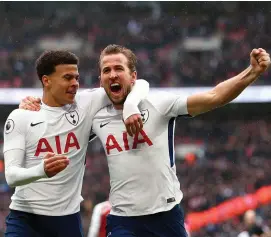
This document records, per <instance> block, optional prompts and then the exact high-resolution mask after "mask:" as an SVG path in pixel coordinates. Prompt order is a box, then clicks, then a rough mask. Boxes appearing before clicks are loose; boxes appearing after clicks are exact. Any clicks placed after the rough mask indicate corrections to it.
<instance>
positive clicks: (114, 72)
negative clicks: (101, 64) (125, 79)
mask: <svg viewBox="0 0 271 237" xmlns="http://www.w3.org/2000/svg"><path fill="white" fill-rule="evenodd" d="M109 77H110V78H116V77H118V74H117V73H116V71H114V70H112V71H111V72H110V75H109Z"/></svg>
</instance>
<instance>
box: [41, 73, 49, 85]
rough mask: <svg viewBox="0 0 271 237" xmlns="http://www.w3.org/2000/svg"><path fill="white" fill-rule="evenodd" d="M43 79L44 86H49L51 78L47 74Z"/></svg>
mask: <svg viewBox="0 0 271 237" xmlns="http://www.w3.org/2000/svg"><path fill="white" fill-rule="evenodd" d="M41 81H42V84H43V86H44V87H48V86H50V85H51V79H50V78H49V77H48V76H46V75H44V76H42V78H41Z"/></svg>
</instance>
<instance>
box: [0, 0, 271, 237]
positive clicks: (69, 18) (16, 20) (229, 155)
mask: <svg viewBox="0 0 271 237" xmlns="http://www.w3.org/2000/svg"><path fill="white" fill-rule="evenodd" d="M270 9H271V4H270V2H219V3H218V2H170V3H167V2H118V3H116V2H28V3H22V2H0V25H1V28H0V103H1V105H0V109H1V116H0V124H1V126H0V127H1V137H0V140H1V147H2V143H3V136H2V130H3V123H4V121H5V119H6V117H7V116H8V114H9V113H10V112H11V111H12V110H13V109H15V108H16V107H17V105H16V103H18V101H19V99H20V98H22V97H23V96H24V95H25V93H26V94H29V95H31V94H34V93H35V91H34V88H40V87H41V85H40V82H39V81H38V79H37V76H36V75H35V68H34V61H35V59H36V58H37V56H38V55H39V54H40V53H41V52H42V51H43V50H45V49H55V48H58V49H59V48H65V49H69V50H71V51H72V52H74V53H76V54H77V55H78V56H79V58H80V74H81V79H80V80H81V81H80V84H81V88H88V87H97V86H99V82H98V67H97V60H98V56H99V53H100V52H101V50H102V49H103V48H104V47H105V46H106V45H107V44H111V43H117V44H121V45H125V46H127V47H129V48H131V49H133V50H134V51H135V53H136V55H137V56H138V59H139V64H138V74H139V77H140V78H144V79H146V80H148V81H149V82H150V85H151V87H152V88H158V89H163V90H167V88H168V87H173V88H174V89H175V90H176V91H178V90H179V92H180V93H182V90H186V91H188V92H191V91H192V89H193V88H194V87H196V89H199V90H201V89H204V88H201V87H205V86H213V85H216V84H217V83H219V82H220V81H223V80H224V79H226V78H229V77H232V76H234V75H235V74H237V73H238V72H240V71H242V70H243V69H244V68H245V67H246V66H247V65H248V64H249V53H250V51H251V50H252V49H253V48H254V47H262V48H265V49H266V50H267V51H268V52H269V53H270V52H271V37H270V35H271V34H270V33H271V26H270V24H269V22H271V21H270V20H271V19H270V18H271V15H270V13H269V12H270ZM270 73H271V71H270V70H269V71H268V72H266V73H265V74H264V75H263V76H262V77H261V78H260V79H259V80H258V81H257V82H256V83H255V84H254V85H255V86H254V87H252V89H251V91H250V93H248V94H246V96H245V97H242V98H246V100H245V99H241V100H239V101H236V102H237V103H232V104H230V105H228V106H225V107H223V108H220V109H219V110H216V111H213V112H209V113H208V114H205V115H201V116H198V117H196V118H193V119H179V120H178V122H177V124H176V133H175V143H176V166H177V172H178V177H179V179H180V183H181V188H182V190H183V192H184V199H183V202H182V203H183V206H184V209H185V213H186V217H189V214H191V213H194V212H202V213H204V212H203V211H206V210H208V209H210V208H212V207H217V206H218V205H220V204H222V203H224V202H225V201H231V200H233V198H236V197H246V195H248V194H255V193H256V192H257V190H261V188H263V187H266V186H268V185H270V184H271V178H270V177H271V176H270V175H269V173H270V170H271V162H270V154H271V146H270V141H271V122H270V112H271V109H270V106H269V103H268V102H269V101H270V97H271V90H270V87H269V85H270V84H271V80H270ZM9 88H12V91H9V90H8V89H9ZM22 88H32V89H33V91H32V89H31V90H28V91H27V92H25V93H24V90H20V89H22ZM257 88H258V91H257V92H256V90H257ZM254 89H255V91H254ZM243 102H246V103H243ZM84 179H85V181H84V185H83V197H84V198H85V201H84V202H83V203H82V206H81V207H82V217H83V222H84V231H85V232H87V229H88V225H89V223H90V217H91V213H92V209H93V206H94V205H95V204H97V203H99V202H101V201H104V200H106V199H107V197H108V193H109V177H108V168H107V164H106V159H105V156H104V153H103V149H102V147H101V145H100V142H99V141H98V140H95V141H94V142H92V143H91V144H90V146H89V148H88V155H87V167H86V172H85V178H84ZM12 192H13V190H12V189H9V188H8V186H7V185H6V182H5V177H4V163H3V154H2V153H1V155H0V236H3V234H2V233H3V232H4V228H5V226H4V218H5V216H6V215H7V213H8V205H9V203H10V196H11V194H12ZM250 197H251V196H250ZM253 197H254V196H253ZM269 201H270V191H269V193H267V194H266V195H265V196H264V199H263V200H257V201H255V200H254V202H253V201H251V199H250V205H252V206H253V207H257V209H256V210H257V215H258V216H259V219H260V220H261V221H262V223H263V224H265V225H267V226H269V227H271V207H270V205H269ZM251 202H252V203H253V204H251ZM248 206H249V205H248ZM249 207H251V206H249ZM246 208H247V206H246V207H244V208H243V209H242V208H241V209H240V210H239V212H238V213H237V212H235V213H234V212H233V213H231V214H229V213H227V215H226V214H225V213H226V212H227V210H224V211H221V213H220V217H221V216H224V217H225V218H224V219H223V218H221V220H222V219H223V221H221V222H220V221H219V220H217V219H216V221H218V222H219V223H216V224H214V223H212V221H210V222H209V223H205V224H204V226H203V227H201V228H200V229H199V230H197V231H195V232H193V233H192V236H193V237H205V236H210V237H215V236H216V237H217V236H219V237H233V236H237V234H238V233H240V232H241V231H242V230H243V228H244V226H243V223H242V214H243V212H244V211H245V209H246ZM205 213H206V212H205ZM208 216H210V215H208ZM214 219H215V218H214ZM218 219H219V218H218Z"/></svg>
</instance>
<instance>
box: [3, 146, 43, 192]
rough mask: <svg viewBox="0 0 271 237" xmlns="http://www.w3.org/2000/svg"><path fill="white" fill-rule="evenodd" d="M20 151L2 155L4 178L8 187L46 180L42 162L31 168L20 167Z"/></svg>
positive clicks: (22, 152)
mask: <svg viewBox="0 0 271 237" xmlns="http://www.w3.org/2000/svg"><path fill="white" fill-rule="evenodd" d="M22 154H24V151H22V150H11V151H7V152H5V153H4V158H5V176H6V181H7V183H8V185H9V186H11V187H16V186H21V185H26V184H29V183H31V182H34V181H36V180H38V179H41V178H46V177H47V176H46V174H45V172H44V162H41V163H40V164H38V165H36V166H33V167H31V168H23V167H21V162H20V160H21V156H22Z"/></svg>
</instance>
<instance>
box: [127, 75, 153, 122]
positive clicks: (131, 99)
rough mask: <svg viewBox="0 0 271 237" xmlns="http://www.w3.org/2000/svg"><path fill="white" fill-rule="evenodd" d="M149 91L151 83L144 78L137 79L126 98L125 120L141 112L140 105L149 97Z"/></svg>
mask: <svg viewBox="0 0 271 237" xmlns="http://www.w3.org/2000/svg"><path fill="white" fill-rule="evenodd" d="M148 93H149V83H148V82H147V81H145V80H143V79H139V80H137V81H136V83H135V85H134V86H133V89H132V91H131V92H130V93H129V95H128V96H127V98H126V101H125V103H124V106H123V119H124V121H125V120H126V119H127V118H128V117H130V116H131V115H133V114H139V113H140V112H139V109H138V105H139V103H140V102H141V101H142V100H143V99H145V98H146V97H147V95H148Z"/></svg>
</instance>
